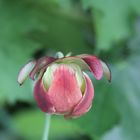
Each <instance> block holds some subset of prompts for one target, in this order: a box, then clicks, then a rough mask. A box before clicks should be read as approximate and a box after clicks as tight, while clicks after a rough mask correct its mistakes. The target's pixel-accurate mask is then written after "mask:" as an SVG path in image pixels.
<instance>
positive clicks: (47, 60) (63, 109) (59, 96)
mask: <svg viewBox="0 0 140 140" xmlns="http://www.w3.org/2000/svg"><path fill="white" fill-rule="evenodd" d="M85 70H88V71H90V72H91V73H92V74H93V75H94V77H95V78H96V79H97V80H100V79H101V78H102V76H103V74H104V75H105V76H106V77H107V79H108V80H109V81H110V80H111V73H110V70H109V68H108V66H107V65H106V64H105V63H104V62H103V61H101V60H100V59H98V58H97V57H96V56H93V55H88V54H82V55H77V56H66V57H63V56H61V58H54V57H48V56H45V57H42V58H40V59H38V60H33V61H30V62H29V63H27V64H26V65H25V66H24V67H23V68H22V69H21V71H20V73H19V76H18V82H19V84H20V85H21V84H23V82H24V81H25V79H26V77H28V76H30V78H31V79H32V80H34V79H35V77H37V76H38V79H37V81H36V84H35V87H34V98H35V100H36V102H37V104H38V106H39V107H40V109H41V110H42V111H44V112H47V113H50V114H62V115H64V116H65V117H66V118H74V117H79V116H81V115H83V114H85V113H86V112H87V111H88V110H89V109H90V107H91V105H92V100H93V97H94V87H93V84H92V82H91V80H90V78H89V76H88V75H87V74H86V73H85V72H84V71H85Z"/></svg>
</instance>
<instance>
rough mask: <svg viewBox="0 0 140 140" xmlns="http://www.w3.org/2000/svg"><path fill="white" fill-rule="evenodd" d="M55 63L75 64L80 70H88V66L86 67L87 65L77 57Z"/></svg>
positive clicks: (65, 58)
mask: <svg viewBox="0 0 140 140" xmlns="http://www.w3.org/2000/svg"><path fill="white" fill-rule="evenodd" d="M55 62H56V63H65V64H77V65H78V66H79V67H80V68H81V69H82V70H89V66H88V65H87V63H86V62H85V61H84V60H83V59H81V58H79V57H74V56H69V57H64V58H60V59H58V60H56V61H55Z"/></svg>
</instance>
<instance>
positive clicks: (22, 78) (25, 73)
mask: <svg viewBox="0 0 140 140" xmlns="http://www.w3.org/2000/svg"><path fill="white" fill-rule="evenodd" d="M35 64H36V61H30V62H29V63H27V64H26V65H24V66H23V68H22V69H21V70H20V72H19V74H18V83H19V84H20V85H22V84H23V82H24V81H25V79H26V78H27V76H28V75H29V73H30V72H31V70H32V69H33V67H34V66H35Z"/></svg>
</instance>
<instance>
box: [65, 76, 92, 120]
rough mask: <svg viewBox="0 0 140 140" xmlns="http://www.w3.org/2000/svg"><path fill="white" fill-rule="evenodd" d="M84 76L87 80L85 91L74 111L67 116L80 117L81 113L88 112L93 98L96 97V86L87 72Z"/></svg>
mask: <svg viewBox="0 0 140 140" xmlns="http://www.w3.org/2000/svg"><path fill="white" fill-rule="evenodd" d="M84 76H85V80H86V89H85V93H84V95H83V97H82V99H81V101H80V102H79V103H78V104H77V105H76V106H75V107H74V109H73V111H72V112H71V113H70V114H68V115H65V118H74V117H80V116H81V115H83V114H85V113H86V112H88V111H89V109H90V107H91V105H92V100H93V97H94V87H93V85H92V82H91V80H90V78H89V77H88V76H87V75H86V74H84Z"/></svg>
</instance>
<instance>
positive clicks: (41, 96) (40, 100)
mask: <svg viewBox="0 0 140 140" xmlns="http://www.w3.org/2000/svg"><path fill="white" fill-rule="evenodd" d="M34 98H35V100H36V102H37V104H38V106H39V107H40V109H41V110H42V111H44V112H48V113H55V108H54V106H53V105H52V103H51V101H50V99H49V95H48V94H47V91H46V90H45V89H44V87H43V83H42V79H40V80H38V81H37V83H36V85H35V87H34Z"/></svg>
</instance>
